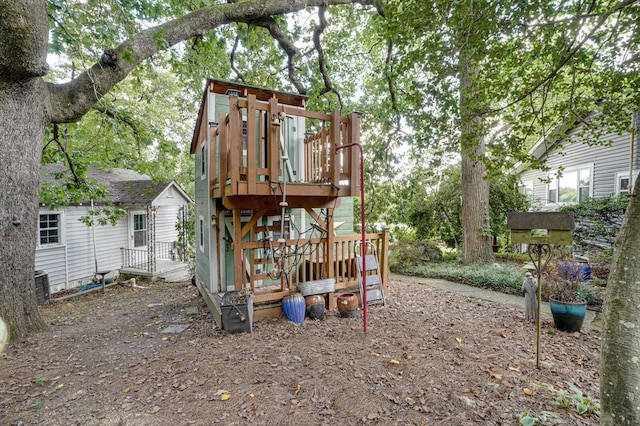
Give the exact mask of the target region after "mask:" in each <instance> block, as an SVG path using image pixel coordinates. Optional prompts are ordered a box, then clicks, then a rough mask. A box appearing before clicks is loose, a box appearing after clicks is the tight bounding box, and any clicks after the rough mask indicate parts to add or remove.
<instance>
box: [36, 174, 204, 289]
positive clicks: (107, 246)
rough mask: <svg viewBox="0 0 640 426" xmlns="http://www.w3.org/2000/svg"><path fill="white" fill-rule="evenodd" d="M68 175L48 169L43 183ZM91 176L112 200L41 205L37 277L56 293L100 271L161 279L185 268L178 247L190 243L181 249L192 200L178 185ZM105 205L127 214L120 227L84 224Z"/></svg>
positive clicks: (129, 177)
mask: <svg viewBox="0 0 640 426" xmlns="http://www.w3.org/2000/svg"><path fill="white" fill-rule="evenodd" d="M64 170H65V168H64V167H61V166H55V165H50V166H45V167H43V168H42V170H41V182H49V183H55V182H57V181H58V182H59V180H58V179H56V178H58V177H59V173H64ZM87 177H88V178H90V179H92V180H94V181H95V182H98V183H101V184H104V185H105V187H106V188H107V191H108V193H109V196H108V199H102V200H86V201H84V202H82V203H79V204H76V205H70V206H66V207H52V206H48V205H45V204H42V203H41V204H40V208H39V215H40V216H39V217H40V220H39V223H38V235H37V246H36V262H35V270H36V275H39V274H40V275H41V274H43V273H46V275H47V276H48V282H49V287H50V292H51V293H55V292H58V291H61V290H65V289H70V288H74V287H77V286H79V285H83V284H86V283H88V282H91V281H92V280H93V279H94V278H95V275H96V274H97V273H100V272H108V271H114V270H118V271H120V272H122V273H131V274H135V275H147V276H156V275H157V274H159V273H162V272H167V271H168V270H171V269H177V268H180V267H182V266H183V264H182V263H180V262H179V260H180V259H181V257H182V256H181V254H182V253H181V252H180V250H179V249H178V247H185V246H186V244H180V245H179V244H178V238H179V233H178V226H183V225H184V224H186V206H187V205H188V204H189V203H191V202H192V200H191V198H190V197H189V196H188V195H187V194H186V193H185V192H184V190H183V189H182V188H181V187H180V186H179V185H178V184H177V183H176V182H174V181H171V182H168V183H166V182H153V181H152V180H151V179H150V178H149V177H148V176H144V175H140V174H137V173H135V172H133V171H130V170H122V169H114V170H110V171H107V170H100V169H95V168H90V169H89V171H88V172H87ZM41 185H42V183H41ZM105 205H112V206H113V207H118V208H121V209H124V210H125V211H126V215H125V216H124V217H122V218H120V219H119V220H118V221H117V223H116V225H115V226H112V225H111V224H107V225H94V226H87V225H86V224H85V223H83V222H81V221H80V218H81V217H83V216H87V215H89V212H90V210H92V209H97V208H100V207H102V206H105ZM182 235H183V236H184V237H185V238H186V233H182Z"/></svg>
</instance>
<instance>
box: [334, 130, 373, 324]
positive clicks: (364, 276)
mask: <svg viewBox="0 0 640 426" xmlns="http://www.w3.org/2000/svg"><path fill="white" fill-rule="evenodd" d="M353 146H355V147H358V149H359V150H360V231H361V234H362V244H361V245H360V255H361V256H362V294H361V296H362V322H363V330H364V332H365V333H366V332H367V267H366V264H367V237H366V233H365V226H364V225H365V222H364V151H363V150H362V145H361V144H360V142H353V143H350V144H347V145H340V146H337V145H336V153H337V152H338V151H339V150H341V149H344V148H351V147H353ZM336 167H337V166H336Z"/></svg>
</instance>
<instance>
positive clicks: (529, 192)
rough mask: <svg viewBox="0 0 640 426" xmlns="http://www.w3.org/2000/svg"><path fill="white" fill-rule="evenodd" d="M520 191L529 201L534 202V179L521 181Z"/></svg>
mask: <svg viewBox="0 0 640 426" xmlns="http://www.w3.org/2000/svg"><path fill="white" fill-rule="evenodd" d="M518 192H520V193H521V194H524V196H525V197H526V199H527V201H528V202H530V203H533V181H532V180H531V181H527V182H521V183H520V185H519V186H518Z"/></svg>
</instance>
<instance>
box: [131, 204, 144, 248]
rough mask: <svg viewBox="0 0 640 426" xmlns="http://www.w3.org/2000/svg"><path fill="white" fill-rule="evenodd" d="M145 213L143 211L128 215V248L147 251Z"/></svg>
mask: <svg viewBox="0 0 640 426" xmlns="http://www.w3.org/2000/svg"><path fill="white" fill-rule="evenodd" d="M147 225H148V224H147V212H145V211H144V210H140V211H135V212H131V214H130V215H129V248H132V249H137V250H146V249H147V241H148V234H147V229H148V228H147Z"/></svg>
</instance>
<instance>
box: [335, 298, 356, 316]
mask: <svg viewBox="0 0 640 426" xmlns="http://www.w3.org/2000/svg"><path fill="white" fill-rule="evenodd" d="M337 304H338V312H340V316H341V317H342V318H353V317H355V316H357V314H358V296H356V295H355V294H353V293H342V294H341V295H340V296H338V303H337Z"/></svg>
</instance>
